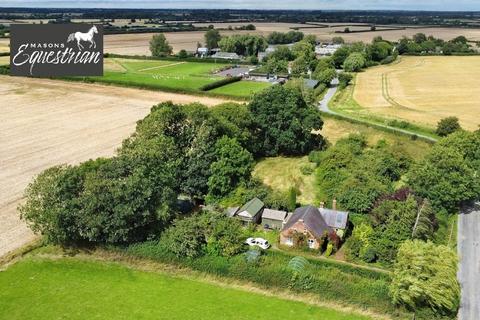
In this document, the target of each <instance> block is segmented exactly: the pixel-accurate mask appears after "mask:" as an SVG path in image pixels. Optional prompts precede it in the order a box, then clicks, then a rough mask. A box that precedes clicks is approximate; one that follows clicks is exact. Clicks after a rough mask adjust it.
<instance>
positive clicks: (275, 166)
mask: <svg viewBox="0 0 480 320" xmlns="http://www.w3.org/2000/svg"><path fill="white" fill-rule="evenodd" d="M323 121H324V126H323V129H322V131H321V133H322V135H323V136H324V137H326V138H327V139H328V141H330V142H331V143H332V144H335V143H336V142H337V141H338V140H339V139H341V138H344V137H347V136H348V135H349V134H352V133H360V134H364V135H365V136H366V137H367V140H368V142H369V144H370V145H372V146H373V145H375V144H376V143H377V142H378V141H380V140H385V141H386V142H387V143H389V144H390V145H392V146H395V148H397V149H398V150H399V152H402V153H404V154H407V155H409V156H410V157H412V158H413V159H415V160H419V159H422V158H423V157H424V156H425V155H426V154H427V153H428V152H429V150H430V148H431V144H429V143H428V142H424V141H421V140H415V141H414V140H411V139H410V138H408V137H406V136H403V135H396V134H393V133H389V132H384V131H381V130H377V129H375V128H372V127H368V126H366V125H363V124H355V123H351V122H348V121H345V120H338V119H336V118H329V117H323ZM312 166H313V164H311V163H310V162H309V161H308V158H307V157H273V158H265V159H263V160H261V161H259V162H258V163H257V165H256V166H255V170H254V176H256V177H258V178H259V179H261V180H262V181H263V183H265V184H266V185H268V186H270V187H272V188H273V189H274V190H278V191H287V190H288V189H289V188H290V187H293V186H297V187H298V188H299V189H300V192H301V195H300V196H298V197H297V201H298V202H299V203H301V204H315V199H316V188H317V186H316V185H315V174H311V175H306V174H304V173H302V171H301V169H302V168H308V167H312Z"/></svg>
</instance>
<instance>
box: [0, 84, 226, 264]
mask: <svg viewBox="0 0 480 320" xmlns="http://www.w3.org/2000/svg"><path fill="white" fill-rule="evenodd" d="M0 94H1V96H2V103H1V112H2V119H3V121H1V122H0V132H1V135H0V150H2V152H1V153H0V221H2V223H1V224H0V256H2V255H3V254H5V253H7V252H8V251H10V250H13V249H16V248H18V247H20V246H22V245H23V244H25V243H26V242H28V241H29V240H31V239H32V238H33V235H32V233H31V231H30V230H29V229H28V228H27V227H26V225H25V224H24V223H23V222H22V221H20V220H19V217H18V213H17V210H16V207H17V206H18V204H19V202H20V201H21V198H22V195H23V190H24V189H25V187H26V186H27V185H28V183H29V182H30V181H31V180H32V178H33V177H34V176H35V175H37V174H39V173H40V172H41V171H42V170H44V169H46V168H49V167H51V166H54V165H58V164H62V163H71V164H74V163H78V162H81V161H85V160H88V159H90V158H96V157H101V156H110V155H112V154H113V153H114V150H115V149H116V148H117V147H118V146H119V145H120V144H121V142H122V140H123V139H124V138H126V137H128V135H129V134H130V133H132V132H133V131H134V128H135V123H136V121H137V120H139V119H142V118H143V117H145V116H146V115H147V114H148V112H149V110H150V107H151V106H152V105H154V104H156V103H159V102H161V101H167V100H172V101H174V102H176V103H191V102H196V101H199V102H201V103H204V104H207V105H216V104H219V103H222V102H224V100H222V99H215V98H207V97H193V96H187V95H179V94H171V93H162V92H153V91H147V90H137V89H129V88H118V87H114V86H101V85H92V84H83V83H76V82H62V81H55V80H45V79H31V78H20V77H8V76H0Z"/></svg>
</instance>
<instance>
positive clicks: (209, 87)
mask: <svg viewBox="0 0 480 320" xmlns="http://www.w3.org/2000/svg"><path fill="white" fill-rule="evenodd" d="M241 80H242V77H240V76H237V77H229V78H225V79H222V80H218V81H215V82H212V83H208V84H206V85H203V86H202V87H200V91H210V90H213V89H216V88H220V87H223V86H225V85H227V84H230V83H234V82H238V81H241Z"/></svg>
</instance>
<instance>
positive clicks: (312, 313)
mask: <svg viewBox="0 0 480 320" xmlns="http://www.w3.org/2000/svg"><path fill="white" fill-rule="evenodd" d="M0 288H1V290H0V318H1V319H11V320H12V319H22V320H23V319H169V320H174V319H178V320H188V319H196V320H202V319H205V320H215V319H222V320H224V319H225V320H228V319H236V320H242V319H245V320H247V319H248V320H253V319H282V320H289V319H292V320H301V319H325V320H366V319H369V318H368V317H365V316H358V315H353V314H347V313H343V312H339V311H335V310H333V309H329V308H322V307H317V306H313V305H307V304H304V303H301V302H295V301H289V300H283V299H279V298H274V297H268V296H265V295H262V294H259V293H253V292H249V291H244V290H240V289H232V288H229V287H226V286H218V285H215V284H211V283H206V282H200V281H196V280H190V279H184V278H178V277H173V276H170V275H167V274H163V273H158V272H144V271H138V270H134V269H131V268H127V267H124V266H121V265H118V264H113V263H103V262H92V261H82V260H78V259H75V258H58V259H54V260H51V259H46V258H36V257H33V258H25V259H23V260H21V261H19V262H17V263H16V264H14V265H12V266H10V267H9V268H8V269H7V270H6V271H4V272H0Z"/></svg>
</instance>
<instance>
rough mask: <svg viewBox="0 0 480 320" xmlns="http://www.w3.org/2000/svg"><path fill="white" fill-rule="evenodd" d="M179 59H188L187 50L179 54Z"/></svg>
mask: <svg viewBox="0 0 480 320" xmlns="http://www.w3.org/2000/svg"><path fill="white" fill-rule="evenodd" d="M178 57H179V58H180V59H185V58H188V53H187V51H186V50H185V49H182V50H180V51H179V52H178Z"/></svg>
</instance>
